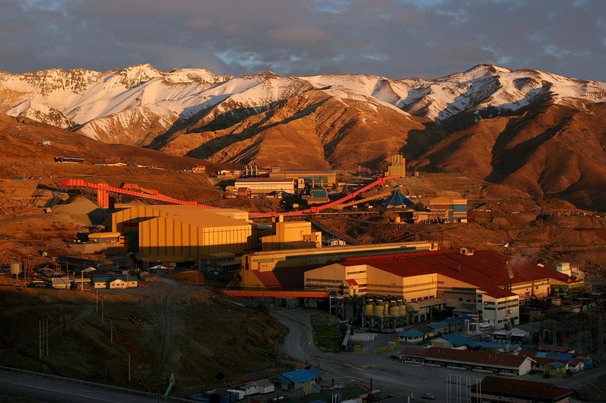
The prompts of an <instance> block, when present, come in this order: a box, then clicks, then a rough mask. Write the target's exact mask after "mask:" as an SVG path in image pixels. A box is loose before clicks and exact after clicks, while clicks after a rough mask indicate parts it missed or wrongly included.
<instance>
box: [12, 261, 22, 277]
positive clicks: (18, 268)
mask: <svg viewBox="0 0 606 403" xmlns="http://www.w3.org/2000/svg"><path fill="white" fill-rule="evenodd" d="M19 273H21V263H19V262H11V274H13V275H15V276H17V275H19Z"/></svg>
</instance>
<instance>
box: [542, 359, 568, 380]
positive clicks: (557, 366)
mask: <svg viewBox="0 0 606 403" xmlns="http://www.w3.org/2000/svg"><path fill="white" fill-rule="evenodd" d="M567 369H568V368H567V365H566V364H564V363H563V362H560V361H554V362H550V363H549V364H547V365H545V366H544V367H543V373H544V374H545V375H549V376H555V377H562V376H564V375H566V370H567Z"/></svg>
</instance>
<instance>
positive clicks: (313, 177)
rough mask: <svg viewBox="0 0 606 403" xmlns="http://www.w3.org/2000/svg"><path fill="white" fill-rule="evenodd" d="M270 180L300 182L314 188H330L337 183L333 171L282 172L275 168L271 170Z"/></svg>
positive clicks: (301, 170) (304, 170) (300, 170)
mask: <svg viewBox="0 0 606 403" xmlns="http://www.w3.org/2000/svg"><path fill="white" fill-rule="evenodd" d="M269 177H270V178H275V179H282V180H287V179H291V180H293V181H300V182H301V181H302V182H304V183H307V184H309V185H311V186H312V187H314V186H321V187H325V188H328V187H331V186H334V185H335V183H337V171H334V170H312V169H297V170H289V171H282V170H280V169H277V168H273V169H272V171H271V172H270V174H269Z"/></svg>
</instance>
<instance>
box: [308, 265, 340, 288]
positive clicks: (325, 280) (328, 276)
mask: <svg viewBox="0 0 606 403" xmlns="http://www.w3.org/2000/svg"><path fill="white" fill-rule="evenodd" d="M303 278H304V280H303V284H304V287H305V288H316V289H322V290H326V291H339V287H340V286H342V285H344V283H345V278H346V270H345V266H343V265H340V264H338V263H335V264H331V265H328V266H325V267H322V268H321V269H315V270H310V271H307V272H305V273H304V275H303Z"/></svg>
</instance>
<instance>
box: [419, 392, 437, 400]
mask: <svg viewBox="0 0 606 403" xmlns="http://www.w3.org/2000/svg"><path fill="white" fill-rule="evenodd" d="M421 399H427V400H435V399H436V397H435V396H434V395H432V394H431V393H423V394H421Z"/></svg>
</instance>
